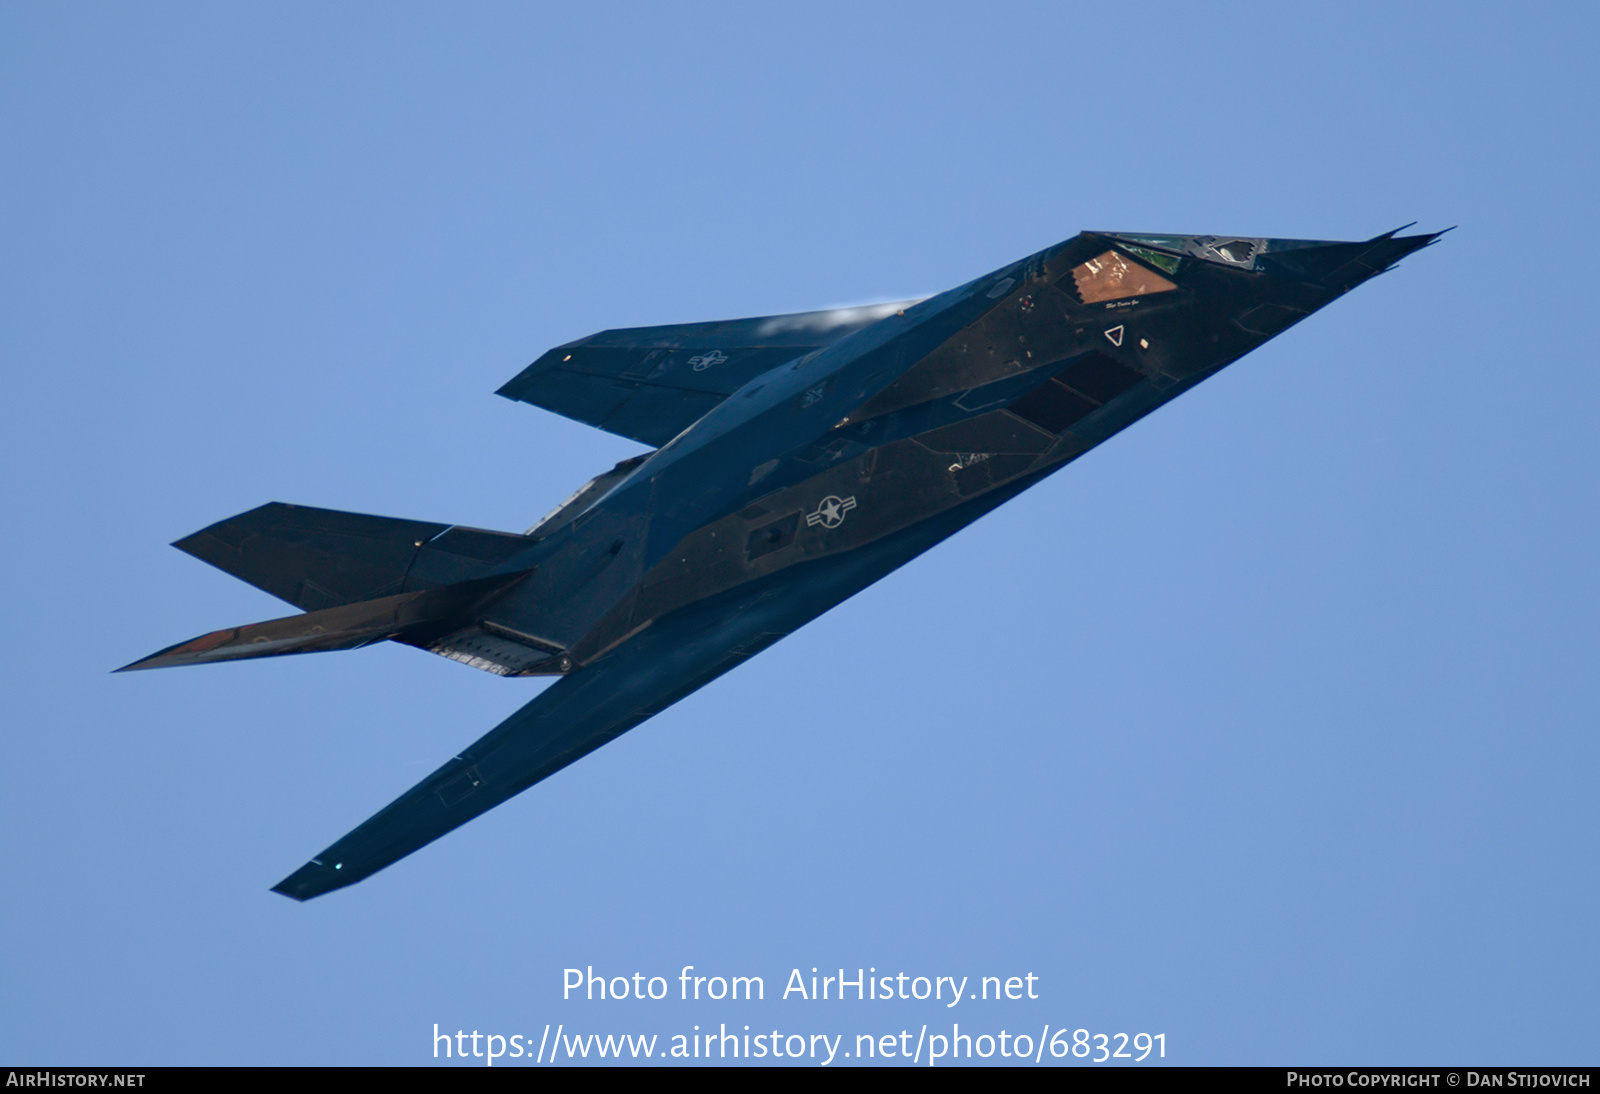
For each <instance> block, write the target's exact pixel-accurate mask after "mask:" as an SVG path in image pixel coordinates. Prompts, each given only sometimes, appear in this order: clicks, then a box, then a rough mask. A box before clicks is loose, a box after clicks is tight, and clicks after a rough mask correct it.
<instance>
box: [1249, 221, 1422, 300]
mask: <svg viewBox="0 0 1600 1094" xmlns="http://www.w3.org/2000/svg"><path fill="white" fill-rule="evenodd" d="M1446 230H1447V231H1448V229H1446ZM1399 231H1400V229H1398V228H1397V229H1395V231H1393V232H1385V233H1384V234H1383V235H1380V236H1375V237H1374V238H1372V239H1369V240H1366V241H1365V242H1362V243H1331V242H1324V241H1312V240H1288V239H1269V240H1266V241H1265V242H1266V244H1267V246H1266V248H1265V250H1264V251H1263V252H1262V254H1261V255H1260V257H1259V258H1258V260H1257V262H1256V268H1257V269H1258V270H1260V271H1261V272H1262V273H1270V274H1276V275H1278V276H1280V277H1292V278H1295V279H1296V280H1300V281H1311V282H1314V283H1316V284H1318V285H1321V286H1323V287H1324V288H1326V289H1328V290H1330V291H1332V292H1334V293H1346V292H1349V291H1350V290H1351V289H1353V288H1355V287H1356V286H1357V285H1359V284H1361V282H1363V281H1365V280H1367V279H1368V278H1370V277H1376V276H1377V275H1378V274H1381V273H1383V272H1384V271H1385V270H1387V269H1389V268H1390V267H1392V266H1393V265H1394V264H1395V263H1397V262H1399V261H1400V260H1401V259H1402V258H1404V257H1405V256H1406V255H1408V254H1411V253H1412V252H1413V251H1419V250H1421V249H1422V248H1423V247H1426V246H1428V245H1429V244H1430V243H1432V242H1433V241H1434V240H1436V239H1438V238H1439V237H1440V236H1441V235H1443V234H1444V232H1429V233H1425V234H1423V235H1414V236H1402V235H1399V234H1397V233H1398V232H1399Z"/></svg>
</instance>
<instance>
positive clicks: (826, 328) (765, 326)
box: [499, 301, 912, 448]
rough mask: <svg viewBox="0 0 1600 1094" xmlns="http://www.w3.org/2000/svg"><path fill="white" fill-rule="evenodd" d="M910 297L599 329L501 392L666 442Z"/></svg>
mask: <svg viewBox="0 0 1600 1094" xmlns="http://www.w3.org/2000/svg"><path fill="white" fill-rule="evenodd" d="M911 303H912V302H911V301H906V302H901V303H893V304H871V305H867V306H864V307H858V308H834V309H831V310H828V311H813V312H797V313H795V314H793V315H765V316H759V317H757V318H754V319H728V320H723V321H720V322H714V323H682V324H678V325H675V326H666V327H633V328H630V329H626V330H607V331H601V332H600V333H599V334H591V335H590V336H589V337H587V338H580V339H579V340H578V341H576V342H569V343H567V344H566V345H564V346H557V347H556V348H555V349H553V350H551V351H550V352H549V353H546V354H545V355H544V356H543V357H540V358H539V359H538V360H537V361H535V362H534V363H533V364H531V365H529V366H528V367H527V368H525V369H523V370H522V371H521V372H520V373H518V374H517V376H516V377H515V378H514V379H513V380H511V381H510V382H509V383H507V384H506V385H505V386H504V387H502V388H501V389H500V391H499V394H501V395H504V396H505V397H506V398H508V399H517V400H519V401H521V402H524V403H532V404H533V405H534V406H541V407H544V408H545V409H546V410H553V411H555V412H556V413H557V414H561V415H564V416H565V417H568V418H574V419H576V420H578V421H580V422H586V423H588V424H589V425H593V426H599V427H600V428H601V429H604V430H605V431H606V432H608V433H616V434H618V435H620V436H623V437H628V438H630V439H632V440H636V441H640V442H641V443H643V444H647V445H650V446H651V447H655V448H659V447H660V446H661V445H664V444H666V443H667V442H668V441H670V440H671V439H672V438H673V437H676V436H677V435H678V434H679V433H682V432H683V431H684V430H685V429H687V428H688V427H689V426H691V425H693V424H694V423H695V422H697V421H699V420H700V419H701V418H702V417H704V416H705V414H706V412H707V411H709V410H710V409H711V408H712V407H714V406H716V405H717V404H718V403H720V402H722V400H724V399H726V398H727V397H728V396H729V395H732V394H733V393H734V392H735V391H738V390H739V389H740V388H741V387H743V386H744V385H745V384H747V383H748V382H749V381H750V380H752V379H754V378H755V377H756V376H759V375H760V374H761V373H763V372H766V371H767V370H769V369H773V368H776V367H778V366H779V365H781V364H783V363H784V362H786V361H792V360H794V359H795V358H796V357H800V356H802V355H804V354H806V353H810V352H811V351H812V350H814V349H817V348H819V347H821V346H826V345H828V344H829V343H831V342H836V341H838V340H839V339H840V338H843V337H845V336H846V335H848V334H854V333H855V332H856V331H858V330H861V329H862V328H863V327H867V326H870V325H871V324H873V323H876V322H877V321H878V320H880V319H882V318H884V317H885V316H889V315H893V314H894V313H895V312H896V311H898V310H900V309H902V308H905V307H908V306H909V305H910V304H911Z"/></svg>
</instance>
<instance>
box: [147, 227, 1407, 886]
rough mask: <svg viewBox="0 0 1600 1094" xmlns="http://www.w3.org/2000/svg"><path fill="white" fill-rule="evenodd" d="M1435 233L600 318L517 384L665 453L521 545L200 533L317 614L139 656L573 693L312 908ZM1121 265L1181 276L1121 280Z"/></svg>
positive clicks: (447, 787)
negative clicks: (317, 667) (701, 313)
mask: <svg viewBox="0 0 1600 1094" xmlns="http://www.w3.org/2000/svg"><path fill="white" fill-rule="evenodd" d="M1437 238H1438V236H1437V234H1430V235H1418V236H1409V237H1399V236H1397V235H1396V234H1395V233H1393V232H1391V233H1387V234H1385V235H1382V236H1378V237H1376V238H1375V239H1372V240H1367V241H1365V242H1361V243H1321V242H1315V241H1304V240H1274V239H1246V238H1241V237H1226V236H1224V237H1216V236H1164V237H1155V236H1125V235H1117V234H1109V233H1084V234H1082V235H1079V236H1076V237H1074V238H1072V239H1070V240H1067V241H1066V242H1064V243H1062V244H1059V245H1057V246H1055V247H1052V248H1049V249H1047V250H1045V251H1042V252H1040V253H1038V254H1036V255H1033V256H1030V257H1029V258H1027V259H1024V260H1023V261H1021V262H1018V263H1014V264H1012V265H1010V266H1007V267H1005V268H1003V269H1001V270H997V271H994V272H993V273H991V274H988V275H985V276H984V277H980V278H978V279H977V280H975V281H972V282H969V283H967V284H966V285H963V286H960V287H958V288H955V289H952V290H950V291H948V292H945V293H942V294H940V295H938V296H935V297H931V298H929V299H928V300H924V301H921V302H920V303H910V302H908V303H906V304H891V305H879V306H875V307H872V308H855V309H840V310H835V311H830V312H811V313H803V314H800V315H794V316H768V317H762V318H757V319H745V320H733V321H728V322H723V323H697V324H689V325H684V326H675V327H653V328H640V329H637V330H617V331H605V332H602V333H601V334H597V335H594V336H591V337H590V338H586V339H581V340H579V341H577V342H573V343H569V344H568V345H565V346H561V347H558V348H557V349H554V350H551V351H550V352H549V353H547V354H545V355H544V356H543V357H541V358H540V359H539V360H538V361H536V362H534V364H532V365H530V366H529V367H528V368H527V369H525V370H524V371H523V372H522V373H521V374H519V375H518V376H517V377H516V378H514V379H513V380H512V381H510V382H509V383H508V384H506V385H505V387H503V388H502V389H501V394H503V395H506V396H507V397H509V398H514V399H520V400H523V401H527V402H530V403H534V404H535V405H539V406H543V407H546V408H548V409H552V410H555V411H557V412H558V413H562V414H565V415H567V416H570V417H573V418H576V419H577V420H580V421H584V422H588V423H590V424H593V425H597V426H599V427H601V428H603V429H608V430H610V431H612V432H616V433H619V434H622V435H624V436H629V437H632V438H635V439H638V440H642V441H645V442H646V443H649V444H653V445H660V446H661V447H660V448H659V449H658V450H657V451H655V452H654V453H651V454H650V455H649V456H648V457H641V458H638V459H635V460H629V461H625V462H624V463H623V464H619V465H618V466H617V467H616V468H614V469H612V470H611V471H609V472H606V473H605V474H604V475H602V476H599V477H598V478H597V479H596V480H594V481H593V482H591V483H590V484H588V485H586V486H585V487H584V488H582V489H580V491H579V492H578V493H577V494H576V495H574V497H573V498H572V499H571V500H570V501H568V502H567V503H565V504H564V505H563V506H562V507H560V508H559V509H558V510H557V511H556V512H555V513H553V514H551V516H550V517H548V518H546V519H545V520H543V521H541V522H540V523H539V524H538V525H536V526H535V527H534V528H533V529H531V530H530V532H529V533H528V534H526V535H514V534H510V533H502V532H489V531H482V530H478V529H468V528H459V527H453V526H449V525H444V524H436V523H426V522H420V521H404V520H394V519H391V518H384V517H371V516H363V515H359V514H350V513H339V512H334V511H330V510H320V509H309V508H305V507H295V506H286V505H280V504H277V503H274V504H271V505H267V506H263V507H261V508H259V509H255V510H252V511H250V512H248V513H244V514H241V515H240V516H237V517H234V518H231V519H229V520H225V521H222V522H220V523H218V524H216V525H213V526H211V527H210V528H207V529H205V530H203V531H201V532H198V533H195V534H194V535H192V536H190V537H188V538H186V539H184V540H182V541H180V542H179V543H178V544H177V546H179V547H181V548H182V549H183V550H185V551H188V552H189V553H190V554H193V555H195V556H196V557H198V558H201V559H203V560H205V561H207V562H210V563H211V564H213V565H215V566H218V567H219V568H221V569H224V570H226V571H228V572H229V573H232V574H234V575H235V576H237V577H240V578H241V579H243V580H245V581H248V582H250V583H251V584H254V585H256V586H258V587H260V588H262V589H265V590H266V591H268V592H271V593H273V594H274V595H276V596H279V597H281V598H283V599H285V600H288V601H290V602H291V603H293V604H295V605H296V606H297V607H300V608H303V609H306V612H307V614H305V615H303V616H296V617H291V618H289V619H285V620H279V621H273V622H271V623H264V624H255V625H253V626H249V627H241V628H233V629H229V630H224V631H218V632H214V633H213V634H209V635H205V636H202V637H201V638H197V639H194V640H192V641H190V642H187V643H183V644H181V645H179V646H174V647H171V648H169V649H167V650H163V651H161V652H160V653H158V654H155V655H153V656H151V657H149V658H146V659H144V660H142V661H139V662H136V663H135V664H133V665H130V666H128V668H155V667H162V666H167V665H178V664H194V663H201V662H207V661H223V660H237V659H239V658H243V657H256V656H271V655H277V654H283V653H296V652H313V651H317V650H326V649H343V648H351V647H353V646H358V645H362V644H365V643H368V642H372V641H379V640H382V639H392V640H395V641H399V642H404V643H407V644H409V645H414V646H419V647H421V648H424V649H429V650H431V651H433V652H436V653H439V654H441V655H442V656H446V657H449V658H451V659H454V660H458V661H462V662H464V663H466V664H469V665H472V666H474V667H477V668H483V669H486V670H488V671H491V672H495V673H498V674H501V675H559V676H562V677H564V679H562V680H560V681H558V682H557V683H556V685H555V686H553V687H551V688H550V689H548V690H547V691H545V692H544V693H543V694H541V695H540V696H539V697H538V698H536V699H534V700H533V701H532V702H530V703H529V704H528V705H527V706H525V707H523V708H522V709H521V710H520V711H518V712H517V713H516V714H514V715H512V716H511V717H510V718H508V719H507V720H506V721H505V722H503V723H502V724H501V725H500V726H498V727H496V728H495V729H494V730H492V731H491V732H490V733H489V734H487V735H486V736H485V737H483V738H482V739H481V740H479V741H478V742H476V743H475V744H473V745H472V746H470V747H469V748H467V749H465V750H464V751H463V752H462V753H461V754H460V755H458V756H456V757H454V758H452V759H451V760H450V761H449V762H448V763H446V764H445V765H444V766H443V767H441V768H440V769H439V770H438V771H436V772H435V773H434V774H433V775H431V776H429V777H428V778H427V779H424V780H423V781H422V782H421V783H419V784H417V785H416V786H415V787H413V788H412V789H411V790H410V791H408V792H407V793H406V794H404V795H402V796H401V797H400V798H398V799H397V800H396V801H395V802H393V803H392V804H391V805H389V806H388V807H387V808H385V809H384V810H382V811H381V812H379V813H378V814H376V815H375V816H373V817H372V818H371V819H369V820H368V821H366V822H365V823H364V824H362V825H361V826H359V827H358V828H356V829H355V830H354V831H353V832H351V833H350V834H349V835H347V836H345V837H344V838H343V839H341V840H339V841H338V842H336V843H334V844H333V845H332V846H331V847H329V848H328V849H326V850H325V851H323V852H322V853H321V854H319V855H318V856H317V857H316V858H313V859H312V860H311V861H310V862H309V863H307V864H306V865H305V866H303V867H302V868H301V869H299V870H298V871H296V872H295V873H294V874H292V875H291V876H290V877H288V878H286V879H285V880H284V881H282V882H280V883H279V885H278V886H276V890H277V891H278V892H281V893H283V894H285V895H287V896H292V897H295V898H296V899H300V900H304V899H308V898H310V897H313V896H317V895H320V894H322V893H325V892H328V891H331V890H333V889H337V888H341V887H343V886H345V885H349V884H352V883H353V882H356V881H359V880H360V879H362V878H364V877H366V876H369V875H370V874H372V873H374V872H376V871H378V870H381V869H382V868H384V867H385V866H387V865H389V864H390V863H392V862H394V861H396V860H397V859H399V858H402V857H404V856H405V855H407V854H409V853H411V852H412V851H414V850H416V849H418V848H419V847H422V846H423V845H425V844H427V843H429V842H431V841H432V840H434V839H437V838H438V837H439V836H441V835H443V834H444V833H446V832H448V831H450V830H451V829H453V828H455V827H457V826H459V825H460V824H463V823H465V822H466V821H467V820H470V819H471V818H472V817H475V816H477V815H478V814H480V813H482V812H484V811H486V810H488V809H490V808H493V807H494V806H495V805H497V804H498V803H500V802H502V801H504V800H506V799H507V798H508V797H511V796H512V795H515V794H517V793H520V792H521V791H522V790H525V789H527V788H528V787H529V786H531V785H533V784H534V783H536V782H538V781H539V780H541V779H543V778H545V777H546V776H548V775H550V774H552V773H553V772H555V771H557V770H559V769H561V768H562V767H564V766H566V765H567V764H570V763H572V762H573V761H574V760H577V759H579V758H581V757H582V756H584V755H585V754H587V753H588V752H591V751H593V750H594V749H596V748H598V747H600V746H601V745H603V744H605V743H606V742H607V741H610V740H612V739H613V738H615V737H617V736H619V735H620V734H622V733H625V732H626V731H627V730H628V729H630V728H632V727H633V726H635V725H637V724H639V723H640V722H642V721H644V720H645V719H647V718H649V717H651V716H652V715H654V714H656V713H658V712H659V711H661V710H662V709H664V708H665V707H667V706H669V705H670V704H672V703H674V702H676V701H677V700H678V699H681V698H683V697H684V696H685V695H687V694H689V693H690V692H692V691H694V690H696V689H697V688H699V687H702V686H703V685H705V684H706V683H708V682H710V681H711V680H713V679H715V678H716V677H717V676H719V675H721V674H722V673H724V672H727V671H728V670H729V669H732V668H734V667H736V666H737V665H738V664H740V663H742V662H743V661H744V660H745V659H746V658H748V657H750V656H753V655H754V654H755V653H757V652H759V651H760V650H762V649H764V648H766V647H767V646H769V645H771V644H772V643H773V642H775V641H777V640H778V639H779V638H781V637H783V636H784V635H785V634H788V633H789V632H791V631H793V630H794V629H795V628H797V627H799V626H802V625H803V624H805V623H806V622H807V621H809V620H811V619H813V618H815V617H816V616H818V615H820V614H821V613H823V612H825V611H827V610H828V609H829V608H830V607H832V606H833V605H835V604H837V603H839V602H840V601H841V600H843V599H845V598H846V597H849V596H851V595H852V594H854V593H855V592H858V591H859V590H860V589H862V588H865V587H866V586H867V585H869V584H871V583H872V582H874V581H876V580H878V579H879V578H881V577H882V576H884V575H885V574H887V573H888V572H890V571H891V570H893V569H894V568H895V567H897V566H900V565H902V564H903V563H905V562H906V561H908V560H909V559H911V558H914V557H915V556H916V555H918V554H920V553H921V552H923V551H925V550H927V549H928V548H929V547H931V546H933V545H934V544H936V543H938V542H939V541H940V540H942V539H944V538H945V537H946V536H949V535H951V534H952V533H954V532H955V531H957V530H959V529H960V528H962V527H963V526H965V525H966V524H968V523H970V522H971V521H973V520H975V519H977V518H978V517H979V516H981V515H982V514H983V513H985V512H987V511H989V510H990V509H992V508H994V507H995V506H997V505H999V504H1001V503H1002V502H1004V501H1005V500H1007V499H1008V498H1010V497H1012V496H1014V495H1015V494H1017V493H1019V492H1020V491H1021V490H1024V489H1026V488H1027V487H1028V486H1031V485H1032V484H1033V483H1035V482H1038V481H1039V480H1040V479H1042V478H1043V477H1045V476H1046V475H1049V474H1050V473H1051V472H1053V471H1056V470H1058V469H1059V468H1061V467H1062V466H1064V465H1065V464H1066V463H1068V462H1070V461H1071V460H1072V459H1074V458H1076V457H1077V456H1079V455H1081V454H1082V453H1084V452H1085V451H1087V450H1088V449H1090V448H1092V447H1093V446H1095V445H1097V444H1099V443H1100V442H1101V441H1104V440H1105V439H1106V438H1108V437H1110V436H1111V435H1113V434H1115V433H1116V432H1118V431H1119V430H1121V429H1124V428H1126V427H1127V426H1128V425H1130V424H1132V423H1133V422H1134V421H1137V420H1138V419H1139V418H1141V417H1143V416H1144V415H1145V414H1148V413H1150V412H1151V411H1152V410H1154V409H1156V408H1157V407H1159V406H1161V405H1162V404H1164V403H1166V402H1168V401H1170V400H1171V399H1173V398H1175V397H1176V396H1177V395H1179V394H1181V393H1182V392H1183V391H1185V390H1187V389H1188V388H1190V387H1192V386H1194V385H1195V384H1197V383H1199V382H1200V381H1202V380H1204V379H1205V378H1206V377H1208V376H1210V375H1212V374H1214V373H1215V372H1217V371H1218V370H1220V369H1221V368H1223V367H1225V366H1226V365H1227V364H1229V363H1230V362H1232V361H1233V360H1236V359H1237V358H1238V357H1240V356H1241V355H1243V354H1245V353H1247V352H1249V351H1250V350H1251V349H1254V348H1255V347H1256V346H1258V345H1260V344H1261V343H1262V342H1264V341H1266V340H1267V339H1268V338H1270V337H1272V336H1273V335H1275V334H1277V333H1279V332H1281V331H1282V330H1284V329H1285V328H1287V327H1288V326H1289V325H1291V324H1292V323H1294V322H1297V321H1298V320H1299V319H1301V318H1303V317H1305V316H1306V315H1309V314H1311V313H1312V312H1314V311H1316V310H1317V309H1318V308H1321V307H1323V306H1324V305H1326V304H1328V303H1329V302H1330V301H1332V300H1334V299H1335V298H1337V297H1338V296H1340V295H1342V294H1343V293H1345V292H1348V291H1349V290H1350V289H1352V288H1354V287H1355V286H1356V285H1358V284H1360V283H1361V282H1362V281H1365V280H1367V279H1368V278H1370V277H1373V276H1375V275H1376V274H1378V273H1381V272H1383V271H1384V270H1386V269H1388V268H1389V267H1390V266H1392V265H1393V264H1394V263H1395V262H1397V261H1398V260H1399V259H1401V258H1403V257H1404V256H1405V255H1407V254H1409V253H1411V252H1412V251H1415V250H1417V249H1419V248H1421V247H1423V246H1426V245H1428V244H1429V243H1431V242H1433V241H1434V240H1435V239H1437ZM1107 261H1109V262H1110V263H1111V264H1112V266H1113V267H1114V268H1115V269H1118V270H1122V271H1125V272H1126V273H1127V274H1128V275H1129V283H1130V284H1132V283H1138V284H1146V285H1150V284H1154V285H1157V286H1160V287H1159V288H1158V289H1157V290H1156V291H1151V292H1144V293H1139V294H1129V293H1128V292H1126V291H1120V290H1118V289H1116V288H1115V286H1114V285H1113V287H1112V288H1111V289H1109V290H1108V289H1107V288H1106V282H1105V280H1104V277H1105V276H1106V275H1103V274H1101V273H1098V272H1097V271H1101V270H1103V268H1104V267H1105V266H1106V263H1107ZM1085 271H1089V273H1085ZM1091 274H1093V275H1094V276H1091ZM1096 278H1099V280H1096ZM1113 280H1114V279H1113Z"/></svg>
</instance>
